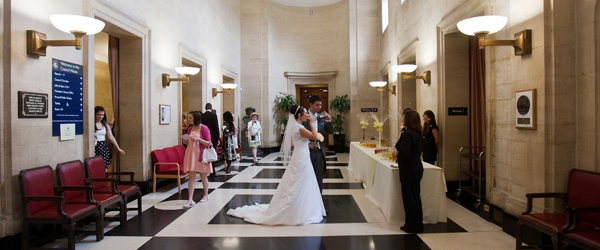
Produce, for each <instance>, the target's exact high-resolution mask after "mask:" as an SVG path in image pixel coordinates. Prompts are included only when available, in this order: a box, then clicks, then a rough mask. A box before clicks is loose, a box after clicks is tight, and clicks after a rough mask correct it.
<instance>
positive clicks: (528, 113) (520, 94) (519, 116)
mask: <svg viewBox="0 0 600 250" xmlns="http://www.w3.org/2000/svg"><path fill="white" fill-rule="evenodd" d="M536 104H537V93H536V90H535V89H529V90H522V91H517V92H516V96H515V108H516V111H517V112H516V117H515V126H516V127H517V129H536V124H537V123H536V117H537V110H536V107H537V106H536Z"/></svg>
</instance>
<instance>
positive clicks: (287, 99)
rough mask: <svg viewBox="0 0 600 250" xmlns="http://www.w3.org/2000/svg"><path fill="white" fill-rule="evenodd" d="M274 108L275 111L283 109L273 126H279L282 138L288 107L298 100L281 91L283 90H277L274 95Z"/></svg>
mask: <svg viewBox="0 0 600 250" xmlns="http://www.w3.org/2000/svg"><path fill="white" fill-rule="evenodd" d="M274 103H275V110H276V111H283V112H284V114H283V115H281V114H280V116H281V118H280V119H278V120H277V122H276V124H275V126H276V128H281V134H282V137H281V138H282V139H283V134H284V133H285V125H286V124H287V122H288V115H287V114H288V113H289V112H290V108H291V107H292V106H294V105H295V104H298V101H297V100H296V97H295V96H294V95H292V94H287V93H283V92H279V94H277V95H276V96H275V101H274Z"/></svg>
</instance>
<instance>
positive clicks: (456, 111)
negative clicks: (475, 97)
mask: <svg viewBox="0 0 600 250" xmlns="http://www.w3.org/2000/svg"><path fill="white" fill-rule="evenodd" d="M467 114H468V113H467V107H448V115H467Z"/></svg>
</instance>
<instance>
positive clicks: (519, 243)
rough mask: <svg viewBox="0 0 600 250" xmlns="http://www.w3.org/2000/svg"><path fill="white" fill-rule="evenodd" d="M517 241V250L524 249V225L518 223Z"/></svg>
mask: <svg viewBox="0 0 600 250" xmlns="http://www.w3.org/2000/svg"><path fill="white" fill-rule="evenodd" d="M515 238H516V240H517V247H516V250H521V249H522V247H523V223H521V222H520V221H519V222H517V232H516V234H515Z"/></svg>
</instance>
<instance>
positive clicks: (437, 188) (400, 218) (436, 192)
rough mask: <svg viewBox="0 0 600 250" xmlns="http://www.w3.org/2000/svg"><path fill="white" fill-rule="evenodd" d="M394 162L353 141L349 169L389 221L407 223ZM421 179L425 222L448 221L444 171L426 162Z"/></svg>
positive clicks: (397, 171)
mask: <svg viewBox="0 0 600 250" xmlns="http://www.w3.org/2000/svg"><path fill="white" fill-rule="evenodd" d="M392 164H395V163H394V162H390V161H388V160H380V157H379V155H375V153H374V149H372V148H364V147H361V146H360V143H359V142H351V143H350V159H349V160H348V170H349V171H352V172H354V175H355V177H356V179H358V180H360V181H362V182H363V186H364V187H365V191H366V194H367V198H369V199H370V200H371V201H373V203H375V204H376V205H377V206H379V207H380V208H381V210H382V211H383V214H384V215H385V217H386V219H387V221H388V222H389V223H394V224H404V218H405V215H404V205H403V203H402V189H401V187H400V175H399V170H398V168H396V167H391V165H392ZM423 168H424V169H425V172H424V173H423V179H422V180H421V202H422V204H423V223H425V224H435V223H438V222H446V220H447V207H446V206H447V204H446V181H445V179H444V171H443V170H442V169H441V168H439V167H436V166H434V165H431V164H429V163H426V162H423Z"/></svg>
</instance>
